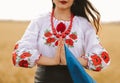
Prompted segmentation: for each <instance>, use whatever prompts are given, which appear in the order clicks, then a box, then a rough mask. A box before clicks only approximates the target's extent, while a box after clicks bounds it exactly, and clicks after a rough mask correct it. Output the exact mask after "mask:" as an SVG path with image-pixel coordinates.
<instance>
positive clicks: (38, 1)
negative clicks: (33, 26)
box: [0, 0, 120, 22]
mask: <svg viewBox="0 0 120 83" xmlns="http://www.w3.org/2000/svg"><path fill="white" fill-rule="evenodd" d="M51 1H52V0H0V20H31V19H33V18H35V17H37V16H39V15H41V14H45V13H47V12H50V11H51V8H52V3H51ZM89 1H91V3H92V4H93V5H94V6H95V7H96V8H97V9H98V11H99V12H100V14H101V20H102V21H103V22H111V21H120V10H119V8H120V4H119V2H120V0H89Z"/></svg>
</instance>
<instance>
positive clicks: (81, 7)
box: [52, 0, 100, 33]
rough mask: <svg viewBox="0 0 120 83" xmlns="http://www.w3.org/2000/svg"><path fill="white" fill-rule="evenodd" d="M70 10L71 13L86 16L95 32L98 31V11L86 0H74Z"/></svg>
mask: <svg viewBox="0 0 120 83" xmlns="http://www.w3.org/2000/svg"><path fill="white" fill-rule="evenodd" d="M52 3H53V1H52ZM54 8H55V4H54V3H53V9H54ZM71 12H72V14H73V15H76V16H81V17H84V18H86V19H87V20H88V21H89V22H91V23H92V24H93V26H94V27H95V28H96V33H98V31H99V28H100V13H99V12H98V11H97V9H96V8H95V7H93V5H92V4H91V3H90V2H89V1H88V0H74V2H73V5H72V7H71Z"/></svg>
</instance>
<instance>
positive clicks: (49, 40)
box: [46, 38, 55, 44]
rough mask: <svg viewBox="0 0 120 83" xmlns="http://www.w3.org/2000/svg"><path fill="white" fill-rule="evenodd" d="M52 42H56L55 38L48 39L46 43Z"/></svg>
mask: <svg viewBox="0 0 120 83" xmlns="http://www.w3.org/2000/svg"><path fill="white" fill-rule="evenodd" d="M52 42H55V38H48V39H47V40H46V43H49V44H50V43H52Z"/></svg>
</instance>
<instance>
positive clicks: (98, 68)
mask: <svg viewBox="0 0 120 83" xmlns="http://www.w3.org/2000/svg"><path fill="white" fill-rule="evenodd" d="M101 69H102V68H101V67H97V68H96V70H94V71H100V70H101Z"/></svg>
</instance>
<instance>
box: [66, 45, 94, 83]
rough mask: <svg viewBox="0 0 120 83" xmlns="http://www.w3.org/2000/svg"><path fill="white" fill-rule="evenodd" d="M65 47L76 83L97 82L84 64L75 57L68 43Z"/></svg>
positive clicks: (68, 63) (70, 70)
mask: <svg viewBox="0 0 120 83" xmlns="http://www.w3.org/2000/svg"><path fill="white" fill-rule="evenodd" d="M64 47H65V54H66V61H67V66H68V69H69V72H70V75H71V77H72V80H73V81H74V83H96V81H95V80H94V79H93V78H92V77H91V76H90V75H88V73H87V72H86V71H85V70H84V68H83V66H82V65H81V64H80V62H79V61H78V60H77V59H76V58H75V57H74V55H73V54H72V52H71V51H70V50H69V49H68V47H67V46H66V45H64Z"/></svg>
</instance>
